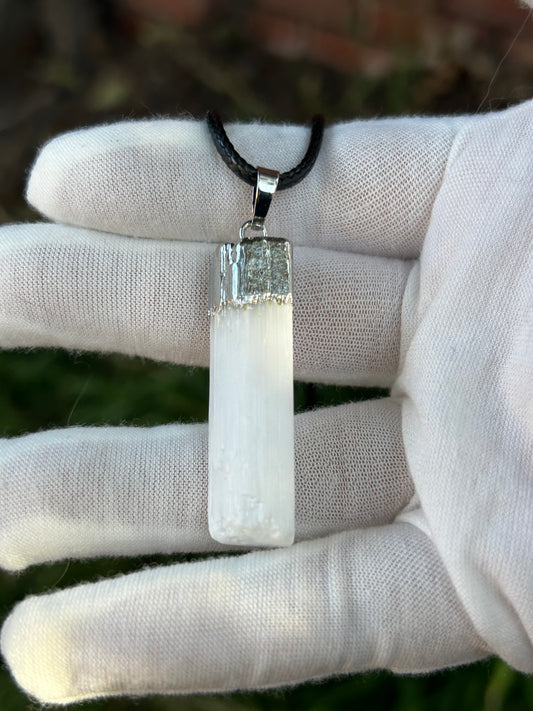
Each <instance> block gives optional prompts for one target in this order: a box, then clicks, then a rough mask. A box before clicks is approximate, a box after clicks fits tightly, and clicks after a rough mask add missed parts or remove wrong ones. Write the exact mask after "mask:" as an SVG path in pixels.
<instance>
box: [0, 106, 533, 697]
mask: <svg viewBox="0 0 533 711" xmlns="http://www.w3.org/2000/svg"><path fill="white" fill-rule="evenodd" d="M229 133H230V138H232V140H233V141H234V143H235V144H236V146H237V148H238V150H239V151H240V152H241V153H242V154H243V155H245V156H246V157H247V159H248V160H249V161H250V162H252V163H254V162H255V163H260V164H264V165H268V166H274V167H276V168H279V169H280V170H285V169H287V168H289V167H291V166H292V165H293V164H294V163H295V162H297V160H298V156H299V155H301V153H302V152H303V150H304V147H305V143H306V140H307V135H308V134H307V131H306V130H305V129H302V128H298V127H280V126H267V125H260V124H254V125H249V126H239V125H235V126H232V127H230V129H229ZM532 149H533V103H532V102H528V103H525V104H522V105H520V106H517V107H514V108H512V109H508V110H506V111H504V112H501V113H493V114H487V115H484V116H473V117H468V116H467V117H461V118H434V119H421V118H410V119H408V118H405V119H394V120H379V121H366V122H365V121H361V122H352V123H346V124H340V125H337V126H332V127H331V128H329V129H327V131H326V135H325V137H324V146H323V150H322V152H321V154H320V156H319V159H318V162H317V165H316V166H315V168H314V170H313V171H312V173H311V174H310V175H309V176H308V178H306V180H305V181H303V182H302V183H301V184H299V185H298V186H295V187H294V188H293V189H291V190H289V191H285V192H282V193H280V194H279V195H278V196H276V199H275V200H274V202H273V206H272V208H271V215H269V218H270V224H269V226H270V231H271V233H272V234H278V235H282V236H285V237H288V238H290V239H292V240H293V242H294V244H295V279H296V282H295V315H294V319H295V341H294V342H295V373H296V377H298V378H301V379H308V380H316V381H321V382H330V383H335V382H337V383H343V384H363V385H371V384H378V385H382V386H390V387H391V396H390V397H389V398H385V399H383V400H378V401H374V402H366V403H360V404H353V405H344V406H342V407H339V408H331V409H324V410H317V411H314V412H310V413H305V414H303V415H300V416H298V417H297V418H296V447H297V461H296V465H297V504H296V520H297V537H298V540H299V542H298V543H296V544H295V545H294V546H293V547H291V548H289V549H283V550H273V551H256V552H251V553H246V554H244V555H240V556H236V557H222V558H216V559H211V560H202V561H199V562H193V563H187V564H183V565H175V566H167V567H161V568H152V569H147V570H144V571H142V572H139V573H135V574H132V575H127V576H123V577H120V578H116V579H111V580H107V581H101V582H98V583H93V584H87V585H80V586H77V587H75V588H72V589H66V590H63V591H60V592H56V593H52V594H48V595H43V596H35V597H29V598H27V599H26V600H24V601H23V602H21V603H20V604H19V605H18V606H17V607H16V608H15V609H14V611H13V612H12V613H11V615H10V616H9V617H8V618H7V620H6V622H5V623H4V627H3V629H2V636H1V645H2V652H3V654H4V657H5V659H6V662H7V664H8V665H9V667H10V669H11V671H12V673H13V675H14V677H15V679H16V680H17V682H18V683H19V684H20V685H21V686H22V687H23V688H24V689H25V690H26V691H27V692H28V693H29V694H31V695H32V696H35V697H36V698H38V699H39V700H40V701H43V702H53V703H59V704H61V703H63V704H64V703H69V702H73V701H79V700H81V699H86V698H91V697H98V696H105V695H124V694H135V695H139V694H140V695H142V694H150V693H165V694H180V693H195V692H207V691H212V692H213V691H214V692H216V691H230V690H234V689H259V688H268V687H273V686H279V685H288V684H294V683H298V682H301V681H304V680H307V679H318V678H323V677H325V676H328V675H338V674H344V673H350V672H356V671H359V670H365V669H373V668H387V669H391V670H393V671H397V672H409V673H412V672H423V671H430V670H433V669H439V668H443V667H447V666H453V665H457V664H464V663H467V662H471V661H474V660H477V659H481V658H483V657H486V656H489V655H492V654H496V655H499V656H500V657H502V658H503V659H504V660H505V661H506V662H508V663H509V664H511V665H512V666H514V667H515V668H517V669H519V670H521V671H524V672H532V671H533V644H532V637H533V595H532V591H533V566H532V565H531V563H532V553H531V551H532V540H531V539H532V531H533V506H532V503H533V501H532V498H533V497H532V493H531V492H532V490H533V489H532V471H533V467H532V464H533V405H532V402H533V397H532V396H533V372H532V368H533V366H532V360H531V352H532V346H533V254H532V252H533V211H532V208H531V195H532V194H533V150H532ZM206 196H209V201H207V200H206ZM249 197H250V196H249V189H248V188H247V187H246V186H243V185H242V184H241V182H240V181H239V180H238V179H237V178H235V177H234V176H233V175H232V174H231V173H229V171H227V170H226V169H225V167H224V166H223V165H222V163H221V162H220V158H219V157H218V155H217V154H216V152H215V150H214V148H213V147H212V145H211V142H210V139H209V137H208V134H207V130H206V128H205V127H204V125H203V124H201V123H197V122H192V121H147V122H126V123H123V124H118V125H111V126H103V127H99V128H94V129H88V130H82V131H78V132H74V133H71V134H66V135H64V136H61V137H59V138H57V139H55V140H53V141H52V142H51V143H49V144H48V145H46V146H45V147H44V149H43V150H42V152H41V153H40V155H39V157H38V158H37V161H36V164H35V166H34V168H33V170H32V173H31V176H30V180H29V186H28V198H29V200H30V202H31V203H32V204H33V205H34V206H35V207H37V209H39V210H40V211H41V212H42V214H43V215H44V216H46V217H47V218H49V219H51V220H52V221H53V222H52V223H46V224H34V225H14V226H8V227H4V228H3V229H2V230H1V233H0V235H1V236H0V252H1V257H0V290H1V292H0V343H2V345H3V346H4V347H19V346H35V345H39V346H43V345H54V346H63V347H65V348H84V349H93V350H100V351H119V352H122V353H129V354H138V355H143V356H148V357H153V358H155V359H160V360H169V361H173V362H179V363H189V364H201V365H205V364H207V357H208V342H207V333H208V317H207V282H208V278H207V264H208V260H209V255H210V254H211V253H212V250H213V246H212V245H211V244H209V243H210V242H213V241H223V240H228V239H232V238H233V237H234V234H235V229H236V226H237V227H238V225H239V224H240V223H241V222H242V220H243V214H242V205H247V204H248V201H249ZM206 451H207V448H206V429H205V426H203V425H191V426H178V425H175V426H167V427H156V428H152V429H140V428H139V429H128V428H72V429H67V430H63V431H61V430H59V431H54V432H41V433H37V434H30V435H26V436H24V437H20V438H14V439H11V440H8V441H4V442H2V444H1V450H0V452H1V453H0V477H1V478H0V481H1V483H2V492H3V497H2V504H1V505H2V508H3V511H2V515H1V516H0V541H1V545H0V560H1V563H2V565H3V566H4V567H5V568H7V569H10V570H20V569H22V568H24V567H25V566H28V565H31V564H34V563H42V562H45V561H51V560H56V559H60V558H64V557H75V556H84V557H88V556H97V555H115V554H116V555H124V554H128V555H132V554H136V553H139V554H141V553H155V552H169V551H179V550H183V551H209V550H222V546H219V545H218V544H215V543H213V542H212V541H210V540H209V536H208V533H207V505H206V498H207V494H206V492H207V482H206V477H207V465H206Z"/></svg>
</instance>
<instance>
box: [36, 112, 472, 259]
mask: <svg viewBox="0 0 533 711" xmlns="http://www.w3.org/2000/svg"><path fill="white" fill-rule="evenodd" d="M466 120H467V119H464V118H463V119H459V118H438V119H427V118H426V119H422V118H410V119H409V118H407V119H406V118H401V119H387V120H380V121H356V122H353V123H345V124H339V125H336V126H332V127H330V128H329V129H327V130H326V132H325V136H324V141H323V147H322V150H321V152H320V155H319V157H318V160H317V163H316V165H315V167H314V168H313V170H312V171H311V173H310V175H309V176H308V177H307V178H305V180H303V181H302V182H301V183H300V184H298V185H296V186H294V187H293V188H291V189H289V190H284V191H281V192H279V194H278V195H276V197H275V199H274V201H273V205H272V208H271V210H270V213H269V216H268V220H269V229H270V232H271V233H272V234H275V235H278V236H284V237H287V238H289V239H291V240H293V241H294V243H295V244H300V245H307V246H313V247H326V248H333V249H336V250H342V251H351V252H360V253H366V254H372V255H380V256H387V257H400V258H406V257H407V258H413V257H416V256H417V255H418V254H419V252H420V248H421V244H422V241H423V237H424V234H425V231H426V227H427V224H428V222H429V217H430V213H431V208H432V205H433V201H434V199H435V196H436V194H437V192H438V190H439V187H440V184H441V181H442V177H443V174H444V169H445V166H446V161H447V158H448V154H449V151H450V149H451V146H452V143H453V139H454V137H455V134H456V133H457V131H458V129H459V127H460V126H462V125H463V124H464V123H465V121H466ZM228 133H229V135H230V138H231V139H232V140H233V141H234V143H235V145H236V148H237V149H238V150H239V151H240V152H241V154H242V155H243V156H245V157H246V159H247V160H248V161H249V162H250V163H252V164H253V165H264V166H266V167H268V168H273V169H276V170H280V171H285V170H288V169H290V168H292V167H294V166H295V165H296V164H297V163H298V162H299V160H300V159H301V157H302V156H303V154H304V152H305V149H306V145H307V141H308V139H309V129H308V128H304V127H298V126H272V125H262V124H257V123H256V124H251V125H235V126H230V127H228ZM251 191H252V189H251V188H250V186H248V185H246V184H245V183H243V182H242V181H241V180H240V179H239V178H237V177H236V176H235V175H233V173H231V172H230V170H229V169H228V168H227V167H226V166H225V165H224V163H223V162H222V160H221V158H220V156H219V155H218V154H217V152H216V149H215V148H214V145H213V143H212V140H211V138H210V136H209V134H208V131H207V127H206V125H205V123H204V122H197V121H186V120H182V121H176V120H152V121H127V122H123V123H118V124H112V125H107V126H99V127H96V128H91V129H83V130H79V131H74V132H72V133H67V134H65V135H62V136H59V137H58V138H55V139H54V140H52V141H51V142H50V143H48V144H47V145H45V146H44V148H43V149H42V150H41V153H40V154H39V156H38V158H37V160H36V162H35V165H34V166H33V170H32V172H31V175H30V180H29V184H28V191H27V198H28V200H29V202H30V203H31V204H32V205H33V206H34V207H36V208H37V209H38V210H40V211H41V212H42V214H43V215H45V216H46V217H49V218H51V219H53V220H57V221H60V222H67V223H70V224H73V225H79V226H83V227H90V228H93V229H97V230H103V231H105V232H114V233H117V234H125V235H134V236H138V237H164V238H168V239H181V240H186V241H192V240H198V241H207V242H212V241H219V242H222V241H228V240H230V241H231V240H233V239H234V238H235V237H236V234H237V230H238V228H239V226H240V225H241V224H242V223H243V222H244V221H245V220H246V219H248V217H249V215H248V210H249V204H250V202H251Z"/></svg>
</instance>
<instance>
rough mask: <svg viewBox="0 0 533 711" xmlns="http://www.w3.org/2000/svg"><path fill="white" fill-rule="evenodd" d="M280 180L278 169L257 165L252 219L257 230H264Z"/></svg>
mask: <svg viewBox="0 0 533 711" xmlns="http://www.w3.org/2000/svg"><path fill="white" fill-rule="evenodd" d="M278 182H279V173H278V171H277V170H269V168H260V167H259V166H258V167H257V183H256V185H255V187H254V194H253V198H252V219H251V220H250V222H251V226H252V227H253V229H256V230H263V229H264V225H265V217H266V214H267V212H268V208H269V207H270V202H271V201H272V196H273V195H274V193H275V192H276V188H277V187H278Z"/></svg>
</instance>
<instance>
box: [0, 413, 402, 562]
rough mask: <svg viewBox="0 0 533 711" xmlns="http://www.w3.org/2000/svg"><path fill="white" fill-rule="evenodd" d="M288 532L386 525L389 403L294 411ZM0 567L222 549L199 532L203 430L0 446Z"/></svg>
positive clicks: (27, 439)
mask: <svg viewBox="0 0 533 711" xmlns="http://www.w3.org/2000/svg"><path fill="white" fill-rule="evenodd" d="M295 439H296V512H295V515H296V535H297V538H298V539H304V538H313V537H317V536H322V535H326V534H329V533H332V532H336V531H342V530H345V529H347V528H355V527H363V526H371V525H376V524H380V523H386V522H390V521H392V520H393V519H394V518H395V516H396V515H397V514H398V512H399V511H401V510H402V509H403V508H404V507H405V506H406V505H407V503H408V502H409V500H410V499H411V497H412V495H413V487H412V483H411V479H410V477H409V474H408V472H407V465H406V462H405V457H404V454H403V447H402V437H401V423H400V409H399V406H398V404H397V403H395V402H393V401H391V400H386V399H384V400H378V401H374V402H364V403H359V404H356V405H344V406H341V407H337V408H328V409H323V410H316V411H313V412H310V413H305V414H302V415H299V416H297V417H296V438H295ZM0 486H1V489H2V502H1V512H0V565H1V566H2V567H3V568H7V569H9V570H21V569H22V568H25V567H26V566H28V565H32V564H35V563H43V562H47V561H54V560H59V559H63V558H86V557H96V556H114V555H130V556H133V555H140V554H148V553H151V554H154V553H173V552H178V551H181V552H202V551H210V550H211V551H212V550H223V549H224V548H225V546H222V545H220V544H217V543H216V542H215V541H213V540H212V539H211V538H210V536H209V532H208V529H207V428H206V426H205V425H181V426H178V425H172V426H163V427H154V428H128V427H116V428H103V427H101V428H96V427H94V428H74V427H73V428H70V429H66V430H53V431H49V432H39V433H37V434H32V435H26V436H24V437H19V438H14V439H10V440H4V441H3V442H1V446H0Z"/></svg>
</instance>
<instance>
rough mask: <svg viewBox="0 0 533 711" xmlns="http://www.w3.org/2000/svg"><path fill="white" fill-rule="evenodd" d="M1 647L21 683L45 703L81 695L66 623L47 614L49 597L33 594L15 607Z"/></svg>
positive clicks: (7, 620) (4, 627)
mask: <svg viewBox="0 0 533 711" xmlns="http://www.w3.org/2000/svg"><path fill="white" fill-rule="evenodd" d="M43 603H45V604H44V605H43ZM0 649H1V651H2V656H3V657H4V659H5V661H6V663H7V666H8V667H9V669H10V671H11V674H12V675H13V677H14V679H15V681H16V682H17V684H18V685H19V686H20V687H21V688H22V689H23V690H24V691H25V692H26V693H27V694H29V695H30V696H32V697H34V698H35V699H38V700H39V701H40V702H41V703H53V704H66V703H70V702H71V701H75V700H77V698H79V696H78V695H77V694H76V693H75V692H74V683H73V681H74V680H73V672H72V668H71V664H70V662H69V657H68V645H67V640H66V639H65V635H64V633H63V628H62V626H61V625H56V624H54V623H53V621H52V619H51V617H50V615H49V614H47V610H46V597H44V598H38V597H29V598H27V599H26V600H24V601H22V602H20V603H19V604H18V605H17V606H16V607H15V608H14V609H13V611H12V612H11V613H10V615H9V616H8V617H7V619H6V620H5V621H4V624H3V626H2V631H1V634H0Z"/></svg>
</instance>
